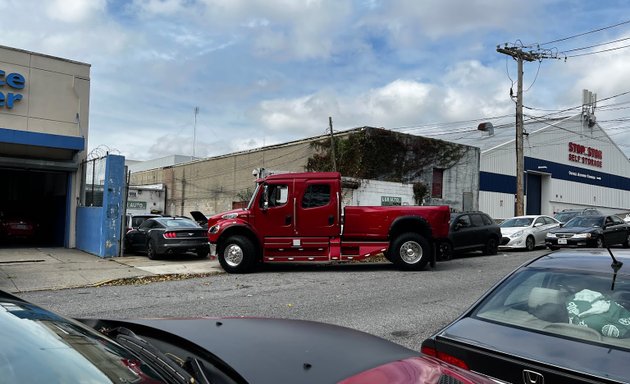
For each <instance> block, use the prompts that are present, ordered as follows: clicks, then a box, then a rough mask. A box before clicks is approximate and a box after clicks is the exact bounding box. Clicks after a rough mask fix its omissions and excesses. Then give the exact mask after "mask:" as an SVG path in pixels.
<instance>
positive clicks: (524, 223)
mask: <svg viewBox="0 0 630 384" xmlns="http://www.w3.org/2000/svg"><path fill="white" fill-rule="evenodd" d="M532 221H534V219H533V218H532V217H514V218H512V219H507V220H505V221H504V222H502V223H501V225H500V226H501V227H502V228H510V227H529V226H530V225H532Z"/></svg>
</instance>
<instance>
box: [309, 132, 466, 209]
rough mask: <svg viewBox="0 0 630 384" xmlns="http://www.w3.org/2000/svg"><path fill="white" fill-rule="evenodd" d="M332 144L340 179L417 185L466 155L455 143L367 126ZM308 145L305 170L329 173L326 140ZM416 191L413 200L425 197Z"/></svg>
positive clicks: (329, 163) (330, 161)
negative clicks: (311, 151) (311, 149)
mask: <svg viewBox="0 0 630 384" xmlns="http://www.w3.org/2000/svg"><path fill="white" fill-rule="evenodd" d="M334 143H335V155H336V156H335V159H336V162H337V171H339V172H340V173H341V174H342V175H343V176H347V177H356V178H360V179H373V180H382V181H392V182H406V183H411V182H419V181H420V180H422V175H423V174H426V173H427V172H433V168H442V169H448V168H450V167H452V166H453V165H455V164H456V163H457V162H458V161H459V160H460V159H461V158H462V156H464V154H465V152H466V147H465V146H462V145H459V144H455V143H449V142H446V141H442V140H436V139H430V138H426V137H421V136H413V135H406V134H401V133H397V132H392V131H388V130H384V129H377V128H368V127H366V128H364V129H362V130H360V131H357V132H352V133H350V134H349V135H348V136H345V137H334ZM311 146H312V147H314V148H315V150H316V153H315V155H313V156H312V157H310V158H309V159H308V161H307V165H306V170H307V171H310V172H326V171H332V160H331V148H330V140H321V141H316V142H313V143H311ZM418 188H420V187H418ZM419 192H422V191H421V190H418V191H417V192H416V187H415V186H414V195H416V198H417V197H420V196H419V195H422V196H426V193H427V191H426V186H424V192H423V193H419ZM419 200H420V201H421V199H419Z"/></svg>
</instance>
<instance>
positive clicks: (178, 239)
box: [125, 217, 210, 259]
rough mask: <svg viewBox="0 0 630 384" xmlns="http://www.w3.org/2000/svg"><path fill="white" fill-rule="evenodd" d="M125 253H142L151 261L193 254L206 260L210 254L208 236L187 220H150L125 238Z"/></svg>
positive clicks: (179, 218)
mask: <svg viewBox="0 0 630 384" xmlns="http://www.w3.org/2000/svg"><path fill="white" fill-rule="evenodd" d="M125 244H126V247H125V249H127V250H129V251H132V252H134V251H135V252H138V251H144V252H146V254H147V256H148V257H149V258H150V259H155V258H158V257H159V256H162V255H177V254H184V253H186V252H195V253H196V254H197V256H199V257H207V256H208V253H209V252H210V246H209V244H208V234H207V232H206V230H205V229H204V228H201V227H200V226H199V225H198V224H197V223H195V222H194V221H192V220H190V219H186V218H181V217H152V218H149V219H147V220H145V221H144V222H143V223H142V224H140V226H139V227H138V228H137V229H132V230H131V231H129V232H127V234H126V235H125Z"/></svg>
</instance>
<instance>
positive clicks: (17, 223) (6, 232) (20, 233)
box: [0, 217, 39, 240]
mask: <svg viewBox="0 0 630 384" xmlns="http://www.w3.org/2000/svg"><path fill="white" fill-rule="evenodd" d="M38 228H39V225H38V224H37V223H36V222H35V221H33V220H31V219H29V218H26V217H5V218H0V237H2V238H5V239H11V240H13V239H20V240H32V239H34V238H35V236H36V235H37V230H38Z"/></svg>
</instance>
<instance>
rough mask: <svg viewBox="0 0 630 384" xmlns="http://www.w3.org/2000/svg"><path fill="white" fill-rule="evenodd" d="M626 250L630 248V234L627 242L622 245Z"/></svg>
mask: <svg viewBox="0 0 630 384" xmlns="http://www.w3.org/2000/svg"><path fill="white" fill-rule="evenodd" d="M621 245H622V246H623V247H624V248H628V247H630V232H629V233H628V234H627V235H626V241H624V242H623V244H621Z"/></svg>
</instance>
